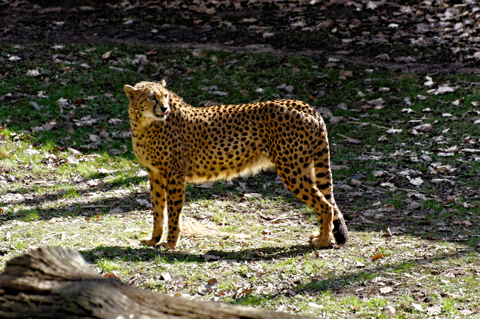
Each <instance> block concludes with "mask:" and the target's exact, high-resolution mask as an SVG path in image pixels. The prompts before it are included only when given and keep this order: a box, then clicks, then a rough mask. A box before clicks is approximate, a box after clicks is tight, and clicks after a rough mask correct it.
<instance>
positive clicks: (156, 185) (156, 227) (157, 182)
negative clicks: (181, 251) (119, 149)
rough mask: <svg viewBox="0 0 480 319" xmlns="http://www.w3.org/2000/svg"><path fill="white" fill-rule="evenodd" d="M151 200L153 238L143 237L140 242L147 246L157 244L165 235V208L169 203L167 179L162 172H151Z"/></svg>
mask: <svg viewBox="0 0 480 319" xmlns="http://www.w3.org/2000/svg"><path fill="white" fill-rule="evenodd" d="M149 175H150V200H151V202H152V205H153V212H152V213H153V233H152V238H151V239H148V238H145V239H142V240H141V241H140V242H141V243H142V244H145V245H147V246H155V245H156V244H157V243H158V242H159V241H160V240H161V239H162V235H163V226H164V220H165V208H166V204H167V193H166V190H165V189H166V181H165V180H164V179H162V177H161V176H160V174H158V173H153V172H150V173H149Z"/></svg>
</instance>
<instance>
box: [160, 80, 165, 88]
mask: <svg viewBox="0 0 480 319" xmlns="http://www.w3.org/2000/svg"><path fill="white" fill-rule="evenodd" d="M160 84H161V85H162V86H163V87H166V86H167V82H166V81H165V79H162V83H160Z"/></svg>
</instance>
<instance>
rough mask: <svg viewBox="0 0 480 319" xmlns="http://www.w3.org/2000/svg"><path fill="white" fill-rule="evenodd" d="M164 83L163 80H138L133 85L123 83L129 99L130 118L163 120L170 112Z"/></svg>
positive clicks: (145, 120) (147, 120)
mask: <svg viewBox="0 0 480 319" xmlns="http://www.w3.org/2000/svg"><path fill="white" fill-rule="evenodd" d="M166 85H167V83H166V82H165V80H162V82H161V83H157V82H139V83H137V84H136V85H135V87H132V86H130V85H125V87H124V90H125V94H127V97H128V99H129V100H130V104H129V107H128V113H129V115H130V118H131V119H132V120H138V121H141V122H152V121H165V120H166V119H167V116H168V114H170V112H171V110H170V104H169V103H170V92H169V91H168V90H167V89H166V88H165V86H166ZM145 124H146V123H145Z"/></svg>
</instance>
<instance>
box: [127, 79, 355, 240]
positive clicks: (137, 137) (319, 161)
mask: <svg viewBox="0 0 480 319" xmlns="http://www.w3.org/2000/svg"><path fill="white" fill-rule="evenodd" d="M165 86H166V83H165V81H162V82H161V83H156V82H140V83H138V84H136V85H135V87H132V86H129V85H126V86H125V93H126V94H127V96H128V98H129V100H130V103H129V108H128V112H129V116H130V124H131V126H132V143H133V150H134V152H135V155H136V156H137V158H138V160H139V161H140V163H141V164H142V165H143V166H145V168H146V170H147V171H148V174H149V177H150V185H151V193H150V195H151V201H152V204H153V216H154V223H153V225H154V226H153V234H152V238H151V239H145V240H142V242H143V243H144V244H146V245H149V246H153V245H157V246H163V247H167V248H170V249H175V247H176V245H177V242H178V239H179V235H180V231H181V218H180V214H181V211H182V206H183V202H184V200H185V183H186V182H189V183H204V182H209V181H215V180H218V179H231V178H234V177H237V176H245V175H248V174H252V173H256V172H258V171H259V170H261V169H265V168H268V167H273V166H274V167H276V170H277V173H278V175H279V176H280V177H281V179H282V181H283V182H284V183H285V184H286V185H287V186H288V188H289V189H290V190H291V191H292V192H293V193H294V194H295V195H296V196H297V197H298V198H299V199H300V200H301V201H303V202H304V203H306V204H307V205H308V206H310V207H312V208H313V210H314V211H315V213H316V215H317V217H318V220H319V225H320V232H319V233H318V234H315V235H312V236H311V237H310V243H311V244H312V245H313V246H314V247H317V248H319V247H329V246H330V245H331V236H332V234H333V237H334V238H335V240H336V242H337V243H338V244H344V243H346V242H347V240H348V230H347V226H346V224H345V220H344V218H343V216H342V213H341V212H340V210H339V209H338V207H337V205H336V203H335V200H334V198H333V185H332V173H331V170H330V152H329V148H328V139H327V131H326V127H325V123H324V121H323V119H322V117H321V116H320V114H319V113H318V112H317V111H316V110H315V109H314V108H312V107H311V106H309V105H308V104H306V103H304V102H301V101H295V100H276V101H268V102H257V103H249V104H241V105H217V106H210V107H202V108H194V107H192V106H190V105H188V104H187V103H185V102H184V101H183V99H181V98H180V97H179V96H177V95H176V94H175V93H173V92H171V91H169V90H167V89H166V88H165ZM165 218H167V219H168V236H167V238H166V239H167V241H166V242H160V240H161V239H162V236H163V226H164V220H165Z"/></svg>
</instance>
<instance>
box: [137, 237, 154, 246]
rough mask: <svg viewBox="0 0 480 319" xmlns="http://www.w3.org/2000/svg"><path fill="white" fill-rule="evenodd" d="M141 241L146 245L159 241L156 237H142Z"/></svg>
mask: <svg viewBox="0 0 480 319" xmlns="http://www.w3.org/2000/svg"><path fill="white" fill-rule="evenodd" d="M140 242H141V243H142V244H144V245H147V246H155V245H156V244H157V241H156V240H155V239H153V238H152V239H147V238H145V239H142V240H140Z"/></svg>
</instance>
